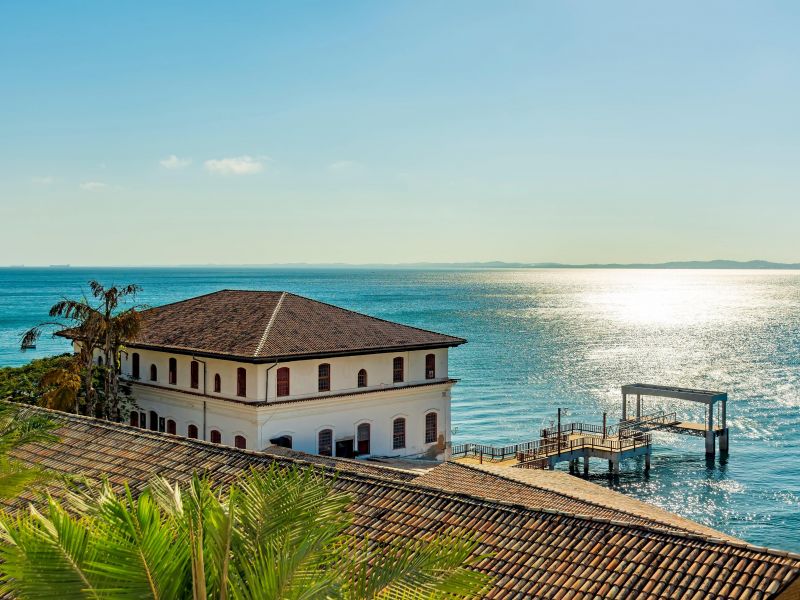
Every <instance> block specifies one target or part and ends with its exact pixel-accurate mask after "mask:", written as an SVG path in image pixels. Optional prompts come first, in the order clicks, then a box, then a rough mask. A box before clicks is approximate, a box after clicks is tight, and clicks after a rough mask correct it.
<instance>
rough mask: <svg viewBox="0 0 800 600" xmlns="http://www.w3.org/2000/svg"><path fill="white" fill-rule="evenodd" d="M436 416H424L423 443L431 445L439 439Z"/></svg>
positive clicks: (433, 414) (431, 413)
mask: <svg viewBox="0 0 800 600" xmlns="http://www.w3.org/2000/svg"><path fill="white" fill-rule="evenodd" d="M436 421H437V414H436V413H435V412H429V413H428V414H427V415H425V443H426V444H432V443H433V442H435V441H436V438H438V437H439V430H438V424H437V422H436Z"/></svg>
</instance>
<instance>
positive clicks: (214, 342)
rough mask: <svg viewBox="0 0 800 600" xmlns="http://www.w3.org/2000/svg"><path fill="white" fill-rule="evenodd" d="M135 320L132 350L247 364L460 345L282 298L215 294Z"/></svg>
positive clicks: (297, 299)
mask: <svg viewBox="0 0 800 600" xmlns="http://www.w3.org/2000/svg"><path fill="white" fill-rule="evenodd" d="M142 319H143V323H142V331H141V333H140V334H139V335H138V336H137V338H136V339H135V340H132V341H131V342H130V343H129V345H130V346H132V347H146V348H147V347H149V348H158V349H165V350H173V351H178V352H191V353H195V354H199V355H206V356H222V357H228V356H229V357H236V358H238V359H243V360H249V361H254V362H266V361H272V360H280V359H292V358H303V357H318V356H319V357H322V356H336V355H346V354H356V353H367V352H388V351H392V350H408V349H414V348H420V349H421V348H438V347H447V346H456V345H459V344H463V343H464V342H465V340H463V339H461V338H457V337H453V336H449V335H443V334H441V333H435V332H432V331H427V330H424V329H419V328H416V327H410V326H408V325H401V324H400V323H393V322H391V321H385V320H383V319H378V318H375V317H370V316H368V315H363V314H361V313H357V312H353V311H351V310H346V309H344V308H339V307H337V306H333V305H331V304H326V303H324V302H318V301H316V300H311V299H309V298H304V297H302V296H297V295H295V294H291V293H288V292H258V291H244V290H222V291H219V292H214V293H212V294H207V295H205V296H198V297H196V298H190V299H188V300H183V301H181V302H175V303H173V304H166V305H164V306H159V307H156V308H151V309H148V310H145V311H142Z"/></svg>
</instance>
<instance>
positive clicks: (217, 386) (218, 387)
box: [214, 373, 222, 394]
mask: <svg viewBox="0 0 800 600" xmlns="http://www.w3.org/2000/svg"><path fill="white" fill-rule="evenodd" d="M214 391H215V392H217V393H218V394H219V393H220V392H221V391H222V377H220V376H219V373H217V374H216V375H214Z"/></svg>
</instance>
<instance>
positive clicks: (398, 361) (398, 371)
mask: <svg viewBox="0 0 800 600" xmlns="http://www.w3.org/2000/svg"><path fill="white" fill-rule="evenodd" d="M403 366H404V365H403V357H402V356H398V357H396V358H395V359H394V361H393V362H392V381H393V382H395V383H400V382H401V381H403V379H404V378H405V373H404V369H403Z"/></svg>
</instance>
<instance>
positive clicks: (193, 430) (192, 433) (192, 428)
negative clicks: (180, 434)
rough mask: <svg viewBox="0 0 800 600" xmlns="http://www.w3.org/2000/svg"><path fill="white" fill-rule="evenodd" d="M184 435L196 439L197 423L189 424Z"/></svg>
mask: <svg viewBox="0 0 800 600" xmlns="http://www.w3.org/2000/svg"><path fill="white" fill-rule="evenodd" d="M186 437H190V438H192V439H193V440H196V439H197V437H198V436H197V425H189V427H188V429H187V430H186Z"/></svg>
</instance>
